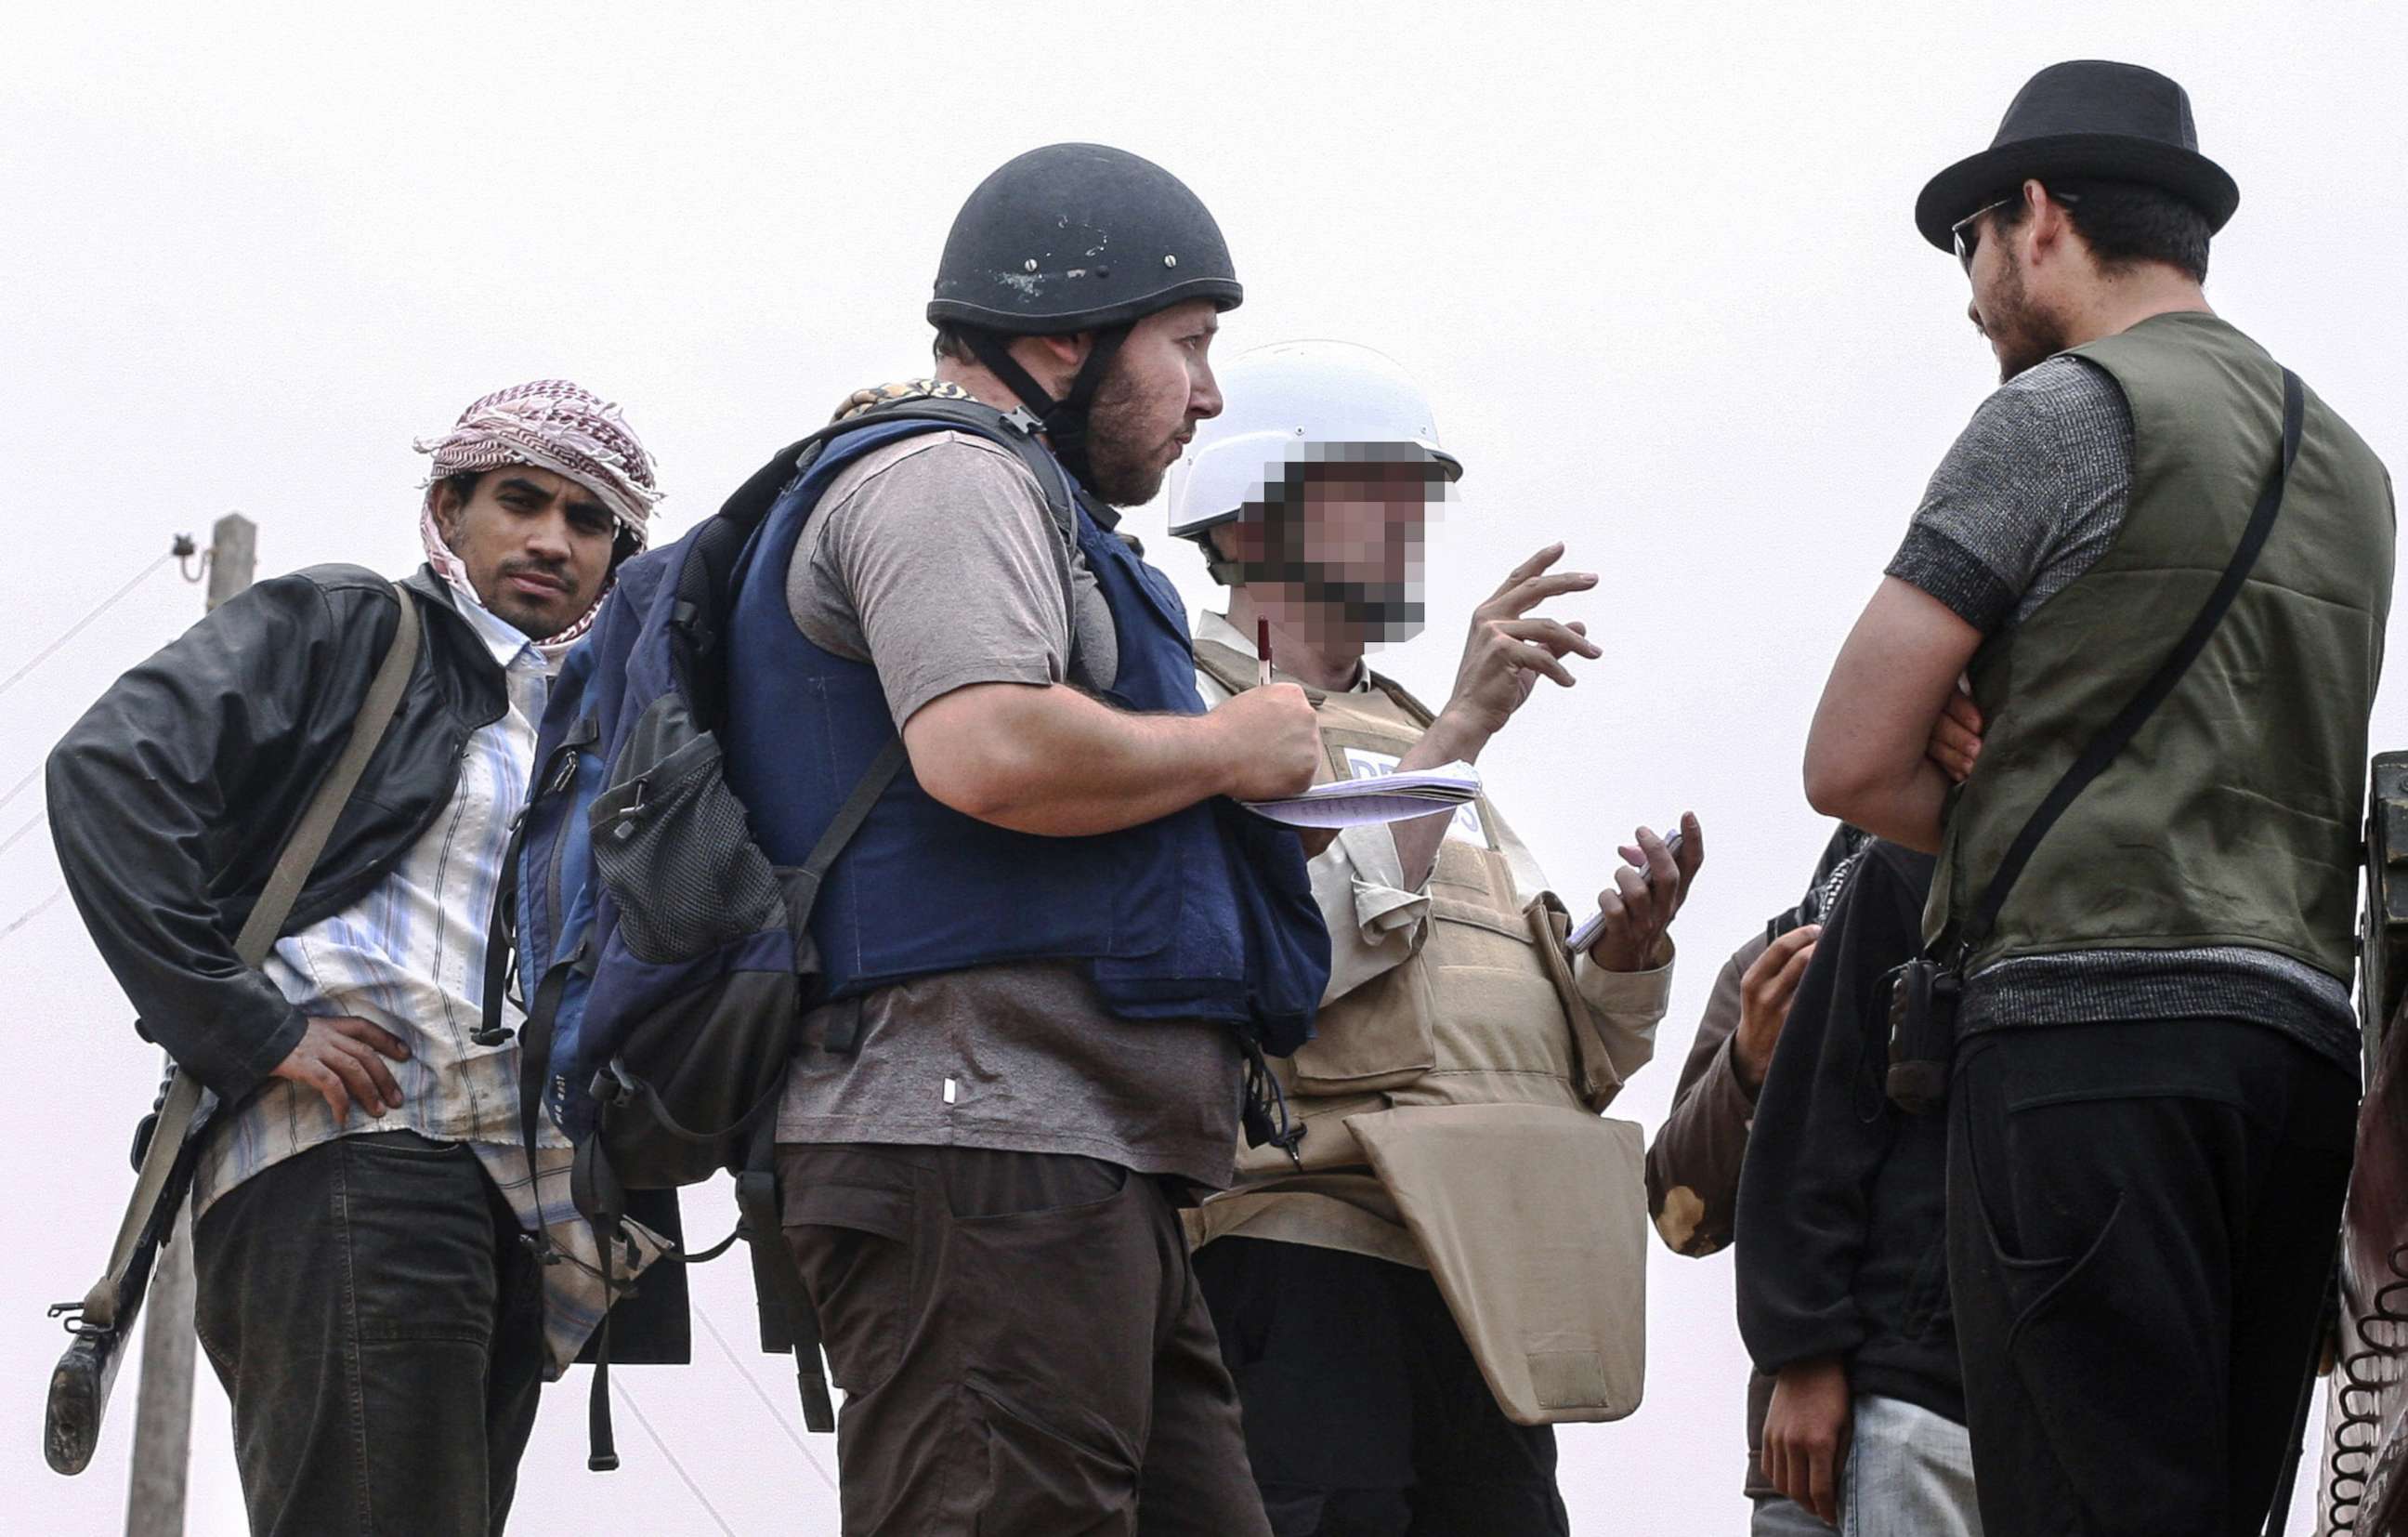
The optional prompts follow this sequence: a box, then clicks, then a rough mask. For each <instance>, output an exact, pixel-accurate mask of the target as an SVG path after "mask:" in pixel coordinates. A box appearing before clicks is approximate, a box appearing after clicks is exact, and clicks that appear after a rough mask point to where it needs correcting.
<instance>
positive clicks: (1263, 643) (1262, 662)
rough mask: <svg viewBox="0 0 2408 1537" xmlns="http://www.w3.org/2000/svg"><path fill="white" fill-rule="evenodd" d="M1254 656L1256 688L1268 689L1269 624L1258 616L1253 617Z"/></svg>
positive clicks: (1269, 667) (1269, 657) (1269, 672)
mask: <svg viewBox="0 0 2408 1537" xmlns="http://www.w3.org/2000/svg"><path fill="white" fill-rule="evenodd" d="M1254 655H1255V658H1256V669H1257V670H1256V673H1255V677H1254V682H1255V684H1256V686H1258V687H1261V688H1269V687H1270V684H1271V622H1270V621H1269V620H1268V619H1266V618H1264V617H1263V616H1262V615H1260V614H1256V615H1255V616H1254Z"/></svg>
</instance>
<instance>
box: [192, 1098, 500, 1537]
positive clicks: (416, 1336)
mask: <svg viewBox="0 0 2408 1537" xmlns="http://www.w3.org/2000/svg"><path fill="white" fill-rule="evenodd" d="M538 1269H539V1267H538V1265H537V1264H536V1263H535V1261H534V1259H533V1258H532V1257H530V1256H529V1254H528V1252H527V1249H526V1246H525V1245H524V1244H523V1243H520V1242H519V1238H518V1225H517V1223H516V1221H515V1220H514V1219H513V1218H512V1216H511V1214H510V1212H509V1207H508V1206H507V1205H506V1204H504V1202H503V1200H502V1198H501V1196H500V1193H499V1192H497V1191H496V1190H495V1189H494V1187H493V1182H492V1181H490V1180H488V1179H487V1178H486V1177H485V1172H484V1170H483V1169H482V1168H480V1166H479V1164H478V1162H477V1156H476V1155H475V1154H474V1153H473V1152H471V1151H470V1150H469V1149H468V1148H467V1147H466V1146H464V1145H462V1144H459V1143H448V1144H447V1143H442V1142H430V1141H428V1140H427V1139H425V1138H423V1137H421V1136H418V1135H416V1134H415V1133H413V1132H408V1131H388V1132H379V1133H374V1134H367V1135H362V1136H356V1137H343V1138H339V1139H337V1141H335V1142H328V1143H326V1144H325V1145H323V1146H321V1147H315V1148H312V1149H310V1150H309V1151H308V1152H307V1153H303V1154H300V1155H298V1156H294V1157H291V1158H287V1159H286V1160H285V1161H283V1162H282V1163H279V1164H276V1165H274V1166H272V1167H270V1168H268V1169H265V1170H263V1171H261V1172H259V1173H257V1174H254V1175H253V1176H251V1178H250V1179H248V1180H245V1181H244V1182H243V1183H242V1184H240V1185H236V1187H235V1188H234V1189H232V1190H230V1191H228V1192H226V1194H224V1195H223V1196H221V1197H220V1198H218V1200H217V1202H216V1203H215V1204H214V1205H212V1206H211V1207H210V1208H209V1209H208V1213H207V1214H205V1215H204V1216H203V1217H202V1218H201V1221H200V1226H199V1228H197V1229H196V1231H195V1232H194V1234H193V1270H194V1280H195V1283H196V1286H195V1298H194V1307H193V1322H194V1324H195V1325H196V1326H197V1328H198V1331H199V1334H200V1341H201V1346H202V1348H203V1349H205V1350H207V1351H208V1356H209V1361H210V1363H211V1364H212V1365H214V1366H215V1367H216V1368H217V1372H218V1380H219V1381H220V1382H222V1383H223V1384H224V1385H225V1390H226V1395H227V1396H228V1397H229V1398H231V1399H232V1400H233V1401H234V1447H235V1460H236V1466H237V1467H238V1469H239V1471H240V1472H241V1475H242V1493H243V1501H244V1503H245V1504H246V1505H248V1506H249V1507H250V1511H251V1530H252V1531H253V1532H254V1533H259V1534H262V1537H265V1534H269V1533H274V1534H277V1537H288V1534H289V1537H327V1534H330V1533H344V1534H350V1533H355V1532H356V1533H366V1532H377V1533H382V1532H394V1533H408V1534H410V1537H421V1534H442V1537H473V1534H476V1533H483V1532H498V1531H500V1530H502V1523H503V1520H504V1518H505V1517H506V1516H507V1515H509V1508H510V1496H511V1494H512V1493H513V1492H514V1491H515V1490H516V1488H517V1485H518V1465H519V1455H520V1454H521V1453H522V1452H523V1451H524V1450H525V1449H526V1441H527V1432H528V1431H529V1430H531V1429H533V1428H534V1426H535V1406H536V1393H537V1390H538V1388H539V1387H540V1386H542V1381H543V1350H544V1345H543V1297H542V1292H541V1289H540V1282H539V1279H538Z"/></svg>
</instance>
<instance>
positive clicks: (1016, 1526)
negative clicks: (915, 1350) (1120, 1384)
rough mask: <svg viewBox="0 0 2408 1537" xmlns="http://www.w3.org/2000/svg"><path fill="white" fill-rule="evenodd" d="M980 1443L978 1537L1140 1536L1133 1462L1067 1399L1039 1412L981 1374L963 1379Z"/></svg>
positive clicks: (1114, 1434) (1101, 1425)
mask: <svg viewBox="0 0 2408 1537" xmlns="http://www.w3.org/2000/svg"><path fill="white" fill-rule="evenodd" d="M962 1390H963V1393H964V1395H965V1397H966V1400H967V1407H968V1417H969V1423H970V1424H971V1426H972V1427H973V1428H974V1429H976V1432H977V1433H978V1435H979V1436H980V1438H981V1439H982V1442H983V1443H984V1457H985V1466H986V1489H985V1494H984V1496H983V1498H982V1499H981V1501H979V1515H978V1529H977V1530H978V1531H979V1533H980V1537H1090V1534H1094V1537H1105V1534H1111V1537H1124V1534H1127V1533H1133V1532H1135V1531H1136V1530H1137V1491H1138V1458H1137V1454H1136V1452H1135V1450H1134V1449H1133V1448H1132V1447H1131V1446H1130V1445H1129V1444H1128V1442H1127V1441H1126V1440H1125V1438H1124V1437H1123V1436H1122V1435H1121V1433H1120V1432H1119V1431H1118V1430H1117V1429H1114V1428H1113V1427H1112V1426H1111V1425H1110V1424H1108V1423H1107V1422H1105V1421H1104V1420H1102V1419H1100V1418H1098V1417H1097V1415H1094V1414H1093V1413H1092V1412H1090V1411H1089V1410H1087V1409H1086V1408H1084V1407H1083V1406H1082V1405H1081V1404H1080V1403H1078V1402H1077V1401H1074V1400H1071V1399H1068V1398H1064V1399H1060V1400H1057V1401H1055V1402H1054V1403H1052V1404H1049V1405H1047V1406H1046V1407H1045V1409H1044V1410H1042V1411H1041V1412H1040V1411H1039V1410H1038V1409H1037V1408H1036V1407H1035V1406H1034V1405H1031V1404H1029V1403H1026V1402H1025V1401H1022V1400H1021V1399H1019V1398H1018V1397H1017V1396H1016V1395H1014V1394H1012V1393H1011V1392H1009V1391H1007V1390H1006V1389H1004V1388H1003V1387H1002V1386H1000V1385H998V1384H997V1383H996V1381H995V1379H993V1378H991V1377H989V1376H988V1375H986V1374H985V1373H984V1372H978V1371H972V1372H968V1373H966V1374H965V1375H964V1377H963V1379H962Z"/></svg>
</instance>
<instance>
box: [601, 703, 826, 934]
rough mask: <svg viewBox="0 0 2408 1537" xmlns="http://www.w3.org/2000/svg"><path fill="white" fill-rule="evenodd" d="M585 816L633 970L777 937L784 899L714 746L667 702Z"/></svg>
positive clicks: (641, 729)
mask: <svg viewBox="0 0 2408 1537" xmlns="http://www.w3.org/2000/svg"><path fill="white" fill-rule="evenodd" d="M610 773H611V778H612V783H610V785H609V787H608V788H606V789H605V790H604V791H603V792H602V793H601V794H600V795H598V796H596V797H595V799H594V804H593V806H592V807H591V808H590V809H589V810H588V811H587V813H586V816H587V822H588V826H589V829H590V831H591V833H592V835H593V843H594V865H595V871H596V873H597V874H599V875H600V877H601V879H602V884H603V885H604V887H605V888H606V889H607V890H609V893H610V896H611V898H612V899H613V900H615V901H616V902H617V903H618V905H619V934H620V937H621V939H622V940H623V941H624V942H625V944H626V947H627V951H628V953H629V954H630V955H634V956H635V957H636V958H637V959H638V960H641V961H648V962H652V963H653V964H656V965H657V964H661V963H665V962H669V961H678V960H684V959H686V958H688V957H691V956H695V955H702V954H704V953H705V952H707V951H710V950H711V949H713V948H714V947H716V946H719V945H723V944H726V943H729V942H731V941H737V940H740V939H742V938H744V937H745V936H746V935H748V934H752V933H753V932H755V931H757V930H760V929H765V928H780V927H784V925H785V921H786V916H785V914H786V904H785V898H784V897H783V895H782V893H781V890H780V887H779V883H778V878H777V874H776V872H775V871H774V870H773V869H771V868H770V865H769V861H768V859H767V857H766V856H765V855H763V854H762V853H761V850H760V848H759V847H758V846H757V845H756V844H755V843H754V842H753V831H752V825H751V823H750V821H749V820H748V819H747V818H746V816H745V814H744V807H743V804H742V802H740V801H738V799H737V798H736V795H735V792H734V791H732V790H730V789H729V788H728V787H727V781H726V778H725V775H724V771H723V768H722V764H721V758H720V750H719V740H718V739H717V738H715V737H713V736H711V735H710V733H708V732H698V731H696V730H695V729H694V727H693V725H692V724H691V723H690V722H689V721H687V719H686V717H685V712H684V707H683V705H682V704H681V703H680V702H679V701H678V700H677V698H676V697H674V696H668V697H663V698H662V699H661V700H659V701H658V702H656V703H655V704H654V705H653V707H652V710H651V711H647V712H646V718H645V720H644V721H643V722H641V723H640V724H639V725H638V727H637V728H636V730H635V731H634V732H631V733H630V734H629V739H628V741H627V743H626V744H625V746H624V748H623V749H622V750H621V752H620V754H619V758H618V761H617V762H615V763H613V764H612V765H611V766H610Z"/></svg>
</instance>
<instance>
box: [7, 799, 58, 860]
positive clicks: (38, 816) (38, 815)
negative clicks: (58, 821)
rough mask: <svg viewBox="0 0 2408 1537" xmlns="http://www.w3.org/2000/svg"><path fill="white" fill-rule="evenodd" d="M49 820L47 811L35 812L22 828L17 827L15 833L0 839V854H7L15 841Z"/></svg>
mask: <svg viewBox="0 0 2408 1537" xmlns="http://www.w3.org/2000/svg"><path fill="white" fill-rule="evenodd" d="M49 820H50V812H48V811H47V810H45V811H39V812H35V813H34V814H33V816H32V817H31V818H29V819H28V820H27V821H26V823H25V825H24V826H22V827H19V828H18V829H17V830H16V831H15V832H12V833H10V834H9V835H8V836H7V837H6V838H0V854H6V853H7V852H8V850H9V849H10V848H11V847H13V846H14V845H15V843H16V841H17V840H19V839H21V838H22V837H24V836H25V835H26V834H27V833H29V832H32V831H33V830H34V829H35V828H36V827H38V826H41V825H42V824H43V823H45V822H48V821H49Z"/></svg>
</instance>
